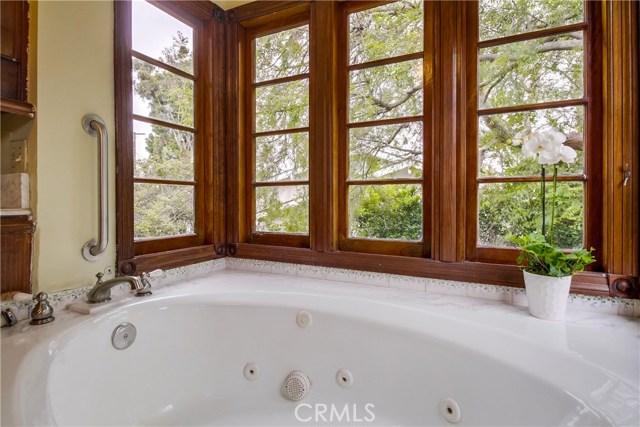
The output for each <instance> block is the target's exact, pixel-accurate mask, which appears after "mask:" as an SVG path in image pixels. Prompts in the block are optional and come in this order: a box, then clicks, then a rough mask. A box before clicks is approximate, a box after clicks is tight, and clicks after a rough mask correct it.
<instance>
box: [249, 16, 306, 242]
mask: <svg viewBox="0 0 640 427" xmlns="http://www.w3.org/2000/svg"><path fill="white" fill-rule="evenodd" d="M310 19H311V16H310V11H309V9H308V8H304V9H301V10H300V11H299V12H296V13H294V14H290V13H289V14H287V15H286V18H283V17H281V16H280V15H279V14H278V13H276V14H274V15H273V16H271V17H270V19H269V21H266V22H258V23H256V24H247V25H246V26H244V35H243V43H242V45H243V52H242V55H243V57H244V58H245V61H244V68H243V72H242V81H243V84H244V96H245V98H244V110H245V111H244V119H245V121H244V124H243V125H244V136H245V138H246V139H245V141H244V146H245V147H246V151H245V153H244V160H245V169H244V170H245V173H246V175H245V176H244V177H243V178H244V182H245V186H246V188H245V191H244V197H245V206H246V210H245V215H244V221H245V224H246V225H245V227H244V229H245V230H246V233H247V234H246V239H247V242H249V243H256V244H265V245H276V246H292V247H300V248H308V247H309V245H310V233H311V227H312V221H313V220H312V217H313V215H312V212H311V203H309V213H308V215H309V233H307V234H301V233H286V232H266V231H265V232H258V231H256V230H255V224H256V212H255V203H256V200H255V191H256V190H257V188H259V187H263V188H264V187H270V186H282V185H284V186H292V185H306V186H307V187H308V188H309V200H311V197H312V195H311V187H312V184H311V183H312V179H311V178H312V176H313V172H314V166H315V165H314V164H313V161H312V160H311V155H310V153H311V152H312V151H313V150H314V148H315V138H314V135H313V130H314V127H315V126H314V119H313V117H314V107H313V105H314V91H313V90H312V87H313V83H314V82H315V70H314V69H313V68H312V64H311V63H309V72H307V73H302V74H296V75H295V76H288V77H284V78H279V79H272V80H266V81H260V82H254V76H255V40H256V39H257V38H259V37H262V36H267V35H270V34H275V33H278V32H281V31H286V30H289V29H292V28H296V27H300V26H303V25H309V36H310V37H311V25H310ZM310 40H311V39H310ZM313 54H314V49H313V47H312V46H311V43H309V58H311V57H312V55H313ZM304 79H308V81H309V110H308V111H309V123H308V125H307V126H305V127H302V128H295V129H281V130H273V131H266V132H256V131H255V129H254V125H255V117H256V114H255V113H256V110H255V91H256V89H257V88H258V87H263V86H269V85H273V84H278V83H287V82H291V81H300V80H304ZM298 132H307V134H308V135H309V171H308V178H307V179H306V180H301V181H273V182H260V183H259V182H256V179H255V166H256V164H255V141H256V138H258V137H260V136H268V135H285V134H291V133H298Z"/></svg>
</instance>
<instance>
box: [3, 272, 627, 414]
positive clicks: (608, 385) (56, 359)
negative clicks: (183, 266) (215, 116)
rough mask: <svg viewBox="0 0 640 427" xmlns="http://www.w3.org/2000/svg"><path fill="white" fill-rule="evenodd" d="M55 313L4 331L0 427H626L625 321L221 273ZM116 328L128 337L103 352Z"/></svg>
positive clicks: (440, 297)
mask: <svg viewBox="0 0 640 427" xmlns="http://www.w3.org/2000/svg"><path fill="white" fill-rule="evenodd" d="M301 310H305V311H307V312H308V313H310V314H311V316H312V323H311V324H310V325H309V326H308V327H307V328H302V327H300V326H298V324H297V323H296V316H297V314H298V313H299V312H300V311H301ZM56 316H57V320H56V321H55V322H53V323H51V324H48V325H44V326H28V325H24V323H27V322H21V324H19V325H18V326H15V327H13V328H11V329H10V330H8V331H7V330H6V329H8V328H4V330H3V339H2V425H3V426H9V425H246V426H248V425H278V426H279V425H334V426H336V425H396V426H401V425H411V426H418V425H420V426H428V425H429V426H430V425H440V426H442V425H461V426H462V425H464V426H501V425H508V426H515V425H523V426H558V425H571V426H573V425H579V426H608V425H616V426H617V425H629V426H637V425H638V424H639V416H638V411H639V406H638V400H639V389H638V363H639V362H638V359H639V350H638V342H639V339H638V329H637V327H638V323H637V322H634V321H632V320H625V319H624V318H622V317H616V316H608V317H607V316H604V318H603V317H602V316H601V315H600V317H599V319H600V320H597V321H595V320H593V314H588V315H587V314H585V315H581V314H580V313H578V314H575V313H570V314H569V316H568V320H567V322H566V323H555V322H545V321H541V320H538V319H535V318H533V317H530V316H528V315H527V313H526V309H524V308H521V307H515V306H508V305H503V304H500V303H496V302H478V300H472V299H467V298H465V297H451V296H440V295H428V294H419V293H412V292H408V291H404V292H400V291H396V290H391V289H382V288H376V287H372V286H363V285H353V284H346V283H337V282H329V281H322V280H314V279H304V278H296V277H287V276H277V275H269V274H260V273H251V272H239V271H229V270H225V271H221V272H217V273H213V274H211V275H210V276H209V277H207V278H201V279H197V280H193V281H191V282H189V283H184V284H180V285H175V286H170V287H166V288H163V289H159V290H157V291H156V292H155V295H154V296H152V297H149V298H147V299H136V300H135V301H133V302H131V301H130V302H128V303H126V304H124V305H121V306H116V307H114V308H113V309H111V310H109V311H108V312H106V313H103V314H100V315H80V314H76V313H70V312H58V313H56ZM602 319H604V320H602ZM123 322H129V323H132V324H133V325H135V327H136V328H137V338H136V340H135V342H134V343H133V344H132V345H131V347H129V348H127V349H125V350H116V349H115V348H114V347H113V346H112V343H111V335H112V331H113V330H114V328H115V327H117V326H118V325H119V324H121V323H123ZM607 322H609V324H608V325H609V326H607ZM247 363H254V364H255V366H257V371H256V372H257V373H258V374H259V376H258V378H257V379H254V380H251V381H250V380H248V379H247V378H245V376H244V375H243V369H244V367H245V365H246V364H247ZM340 369H347V370H349V371H350V372H351V373H352V375H353V385H352V386H351V387H349V388H344V387H342V386H340V385H339V384H338V381H337V378H336V373H337V372H338V371H339V370H340ZM294 370H300V371H302V372H304V373H306V374H307V375H308V376H309V378H310V380H311V383H312V385H311V392H310V394H309V396H308V397H307V398H306V399H304V400H302V401H299V402H294V401H291V400H288V399H287V398H285V395H284V393H283V381H284V378H285V377H286V375H287V374H289V373H290V372H291V371H294ZM444 398H452V399H453V400H454V401H455V402H456V403H457V404H458V405H459V409H460V412H461V418H460V421H459V422H458V423H457V424H452V423H449V422H448V421H446V419H445V417H444V415H446V413H447V409H446V406H445V407H442V408H441V407H440V403H441V402H442V401H443V400H442V399H444ZM451 408H452V406H451V405H450V406H449V409H450V410H451ZM453 410H455V408H453Z"/></svg>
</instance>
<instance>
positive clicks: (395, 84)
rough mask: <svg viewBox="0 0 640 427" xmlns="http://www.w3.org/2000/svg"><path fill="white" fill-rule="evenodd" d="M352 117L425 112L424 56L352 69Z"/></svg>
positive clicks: (388, 116) (391, 115) (408, 114)
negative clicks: (423, 89) (378, 65)
mask: <svg viewBox="0 0 640 427" xmlns="http://www.w3.org/2000/svg"><path fill="white" fill-rule="evenodd" d="M349 81H350V97H349V98H350V99H349V120H350V121H351V122H362V121H369V120H378V119H383V118H392V117H405V116H416V115H420V114H422V108H423V102H422V97H423V91H422V60H421V59H416V60H413V61H404V62H399V63H396V64H390V65H383V66H380V67H372V68H366V69H363V70H355V71H351V72H350V74H349Z"/></svg>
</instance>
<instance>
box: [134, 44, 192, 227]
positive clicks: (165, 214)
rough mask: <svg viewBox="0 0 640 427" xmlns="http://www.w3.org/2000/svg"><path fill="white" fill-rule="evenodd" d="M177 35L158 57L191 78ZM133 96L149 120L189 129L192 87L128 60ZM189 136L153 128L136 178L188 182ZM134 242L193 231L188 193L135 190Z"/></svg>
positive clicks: (184, 189)
mask: <svg viewBox="0 0 640 427" xmlns="http://www.w3.org/2000/svg"><path fill="white" fill-rule="evenodd" d="M187 45H188V39H187V38H186V37H185V36H183V35H182V34H181V33H177V34H176V35H175V36H174V38H173V44H172V45H171V46H170V47H168V48H166V49H164V50H163V51H162V57H161V58H160V60H161V61H162V62H164V63H166V64H169V65H171V66H174V67H176V68H179V69H182V70H185V71H188V72H190V71H191V69H192V63H193V56H192V53H191V51H190V50H189V48H188V47H187ZM133 71H134V76H133V77H134V78H133V90H134V93H135V94H136V95H137V97H138V98H139V99H141V100H143V101H144V102H145V104H146V106H147V107H148V109H149V112H148V115H149V116H150V117H153V118H157V119H161V120H165V121H168V122H172V123H178V124H182V125H185V126H191V127H192V126H193V124H194V122H193V83H192V82H191V81H190V80H187V79H185V78H182V77H180V76H178V75H176V74H173V73H171V72H169V71H165V70H162V69H160V68H157V67H155V66H153V65H151V64H149V63H146V62H144V61H140V60H138V59H135V58H134V60H133ZM193 145H194V136H193V133H191V132H184V131H179V130H175V129H172V128H168V127H164V126H155V125H154V126H152V127H151V132H150V133H149V134H148V135H147V136H146V139H145V147H146V153H144V155H139V156H137V159H136V163H135V171H134V174H135V176H136V177H148V178H163V179H172V180H189V181H190V180H193V179H194V176H193ZM134 200H135V205H136V206H135V210H134V235H135V237H136V238H147V237H158V236H172V235H178V234H185V233H193V231H194V205H193V204H194V200H193V187H190V186H176V185H161V184H136V186H135V190H134Z"/></svg>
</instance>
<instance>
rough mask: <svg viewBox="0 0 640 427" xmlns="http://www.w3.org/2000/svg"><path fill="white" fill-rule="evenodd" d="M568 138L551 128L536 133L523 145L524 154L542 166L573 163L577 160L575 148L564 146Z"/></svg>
mask: <svg viewBox="0 0 640 427" xmlns="http://www.w3.org/2000/svg"><path fill="white" fill-rule="evenodd" d="M566 140H567V136H566V135H565V134H564V133H562V132H558V131H557V130H556V129H554V128H551V129H548V130H546V131H543V132H536V133H533V134H532V135H531V137H530V138H529V139H528V140H527V141H525V142H524V143H523V144H522V153H523V154H524V155H525V156H527V157H532V158H534V159H535V158H536V157H537V159H538V163H540V164H541V165H554V164H556V163H558V162H561V161H562V162H565V163H572V162H573V161H574V160H575V159H576V156H577V155H576V152H575V150H574V149H573V148H571V147H567V146H565V145H564V142H565V141H566Z"/></svg>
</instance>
